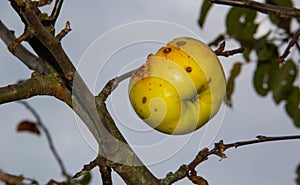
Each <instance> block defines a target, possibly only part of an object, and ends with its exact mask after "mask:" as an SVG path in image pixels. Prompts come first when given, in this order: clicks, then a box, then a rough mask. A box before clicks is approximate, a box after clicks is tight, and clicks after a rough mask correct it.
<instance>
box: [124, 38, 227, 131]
mask: <svg viewBox="0 0 300 185" xmlns="http://www.w3.org/2000/svg"><path fill="white" fill-rule="evenodd" d="M128 91H129V99H130V102H131V104H132V106H133V109H134V110H135V112H136V113H137V115H138V116H139V117H140V118H141V119H142V120H143V121H144V122H145V123H147V124H148V125H149V126H151V127H152V128H154V129H156V130H158V131H160V132H163V133H166V134H173V135H178V134H187V133H191V132H193V131H195V130H197V129H199V128H200V127H202V126H203V125H204V124H205V123H207V122H208V121H209V120H210V119H211V118H212V117H213V116H214V115H215V114H216V113H217V112H218V110H219V108H220V106H221V103H222V100H223V97H224V95H225V92H226V80H225V75H224V72H223V68H222V66H221V64H220V62H219V60H218V58H217V56H216V55H215V53H214V52H213V51H212V50H211V49H210V48H209V47H208V46H207V45H205V44H204V43H203V42H201V41H199V40H196V39H193V38H188V37H181V38H177V39H174V40H172V41H171V42H169V43H168V44H167V46H164V47H162V48H160V49H159V50H158V51H157V53H156V54H154V55H153V54H150V55H149V56H148V58H147V61H146V63H145V64H144V65H142V66H141V67H140V68H138V69H137V70H136V71H135V72H134V74H133V75H132V76H131V78H130V82H129V86H128Z"/></svg>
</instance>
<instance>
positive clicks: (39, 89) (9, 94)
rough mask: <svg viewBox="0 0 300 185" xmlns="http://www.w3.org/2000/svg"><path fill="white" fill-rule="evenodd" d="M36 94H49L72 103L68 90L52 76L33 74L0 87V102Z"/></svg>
mask: <svg viewBox="0 0 300 185" xmlns="http://www.w3.org/2000/svg"><path fill="white" fill-rule="evenodd" d="M37 95H51V96H55V97H56V98H58V99H60V100H62V101H64V102H65V103H67V104H68V105H71V104H72V100H71V94H70V92H68V91H66V90H65V87H64V85H63V84H62V83H61V82H60V81H59V80H58V79H57V78H56V77H54V76H42V75H38V74H35V75H34V76H33V77H31V78H30V79H28V80H25V81H23V82H20V83H17V84H12V85H8V86H6V87H0V104H3V103H8V102H13V101H17V100H22V99H27V98H30V97H33V96H37Z"/></svg>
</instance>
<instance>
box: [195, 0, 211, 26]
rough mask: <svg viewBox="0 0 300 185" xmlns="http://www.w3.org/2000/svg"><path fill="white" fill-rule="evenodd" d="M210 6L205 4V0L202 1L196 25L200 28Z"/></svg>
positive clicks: (207, 3)
mask: <svg viewBox="0 0 300 185" xmlns="http://www.w3.org/2000/svg"><path fill="white" fill-rule="evenodd" d="M211 6H212V4H211V3H209V2H207V1H206V0H203V3H202V6H201V12H200V17H199V20H198V23H199V25H200V27H201V28H202V27H203V24H204V21H205V18H206V15H207V13H208V11H209V9H210V8H211Z"/></svg>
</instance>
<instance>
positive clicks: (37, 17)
mask: <svg viewBox="0 0 300 185" xmlns="http://www.w3.org/2000/svg"><path fill="white" fill-rule="evenodd" d="M10 2H11V4H12V6H13V7H14V9H15V11H16V12H17V13H18V14H19V16H20V17H21V18H22V20H23V22H24V24H25V26H26V27H25V32H27V31H28V30H27V29H30V30H33V31H31V32H30V33H32V34H31V35H28V37H27V39H28V42H29V44H30V45H31V47H32V48H33V49H34V50H35V52H36V53H37V54H38V55H39V56H40V57H43V58H45V59H47V62H49V63H50V64H51V65H52V66H53V67H54V68H55V69H56V70H57V72H58V73H59V74H61V75H62V77H64V78H65V79H66V83H67V81H71V80H72V79H73V77H74V73H75V68H74V66H73V64H72V62H71V61H70V59H69V57H68V56H67V54H66V53H65V52H64V50H63V48H62V46H61V43H60V42H59V40H58V39H56V38H55V37H53V33H52V32H53V30H54V27H53V26H54V25H51V24H50V25H49V20H48V18H49V17H46V18H45V16H42V14H41V12H40V10H39V9H38V7H37V6H36V4H35V3H33V2H32V1H30V0H24V1H21V2H19V1H18V0H10ZM21 10H22V11H21ZM43 24H44V25H43ZM28 25H30V26H28ZM21 41H23V40H21ZM69 85H71V84H70V83H69Z"/></svg>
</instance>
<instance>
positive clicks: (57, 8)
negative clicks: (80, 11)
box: [50, 0, 64, 24]
mask: <svg viewBox="0 0 300 185" xmlns="http://www.w3.org/2000/svg"><path fill="white" fill-rule="evenodd" d="M63 2H64V0H55V4H54V7H53V10H52V12H51V15H50V20H51V21H52V23H53V24H54V23H55V22H56V20H57V18H58V15H59V12H60V9H61V7H62V4H63Z"/></svg>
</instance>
